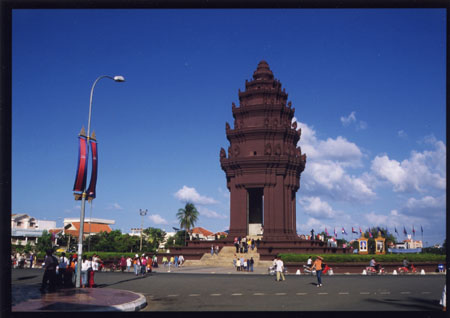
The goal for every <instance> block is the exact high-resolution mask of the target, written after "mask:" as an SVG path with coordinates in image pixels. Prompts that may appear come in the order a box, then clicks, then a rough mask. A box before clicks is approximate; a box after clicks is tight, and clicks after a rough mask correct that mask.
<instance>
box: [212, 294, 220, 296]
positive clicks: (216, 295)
mask: <svg viewBox="0 0 450 318" xmlns="http://www.w3.org/2000/svg"><path fill="white" fill-rule="evenodd" d="M211 296H222V294H211Z"/></svg>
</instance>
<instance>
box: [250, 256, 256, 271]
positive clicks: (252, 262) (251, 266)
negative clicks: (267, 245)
mask: <svg viewBox="0 0 450 318" xmlns="http://www.w3.org/2000/svg"><path fill="white" fill-rule="evenodd" d="M249 263H250V272H253V264H254V263H255V261H254V260H253V257H250V261H249Z"/></svg>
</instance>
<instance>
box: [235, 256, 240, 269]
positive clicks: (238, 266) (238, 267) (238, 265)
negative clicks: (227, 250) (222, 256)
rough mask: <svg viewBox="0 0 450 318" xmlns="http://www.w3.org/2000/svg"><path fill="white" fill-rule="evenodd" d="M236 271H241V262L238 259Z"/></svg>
mask: <svg viewBox="0 0 450 318" xmlns="http://www.w3.org/2000/svg"><path fill="white" fill-rule="evenodd" d="M236 270H237V271H238V272H240V271H241V260H240V259H239V258H238V257H237V258H236Z"/></svg>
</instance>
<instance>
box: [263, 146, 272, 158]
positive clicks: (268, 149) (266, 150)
mask: <svg viewBox="0 0 450 318" xmlns="http://www.w3.org/2000/svg"><path fill="white" fill-rule="evenodd" d="M264 155H266V156H270V155H272V145H271V144H266V147H265V148H264Z"/></svg>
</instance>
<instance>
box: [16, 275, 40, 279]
mask: <svg viewBox="0 0 450 318" xmlns="http://www.w3.org/2000/svg"><path fill="white" fill-rule="evenodd" d="M36 277H38V275H33V276H24V277H18V278H17V280H25V279H32V278H36Z"/></svg>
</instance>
